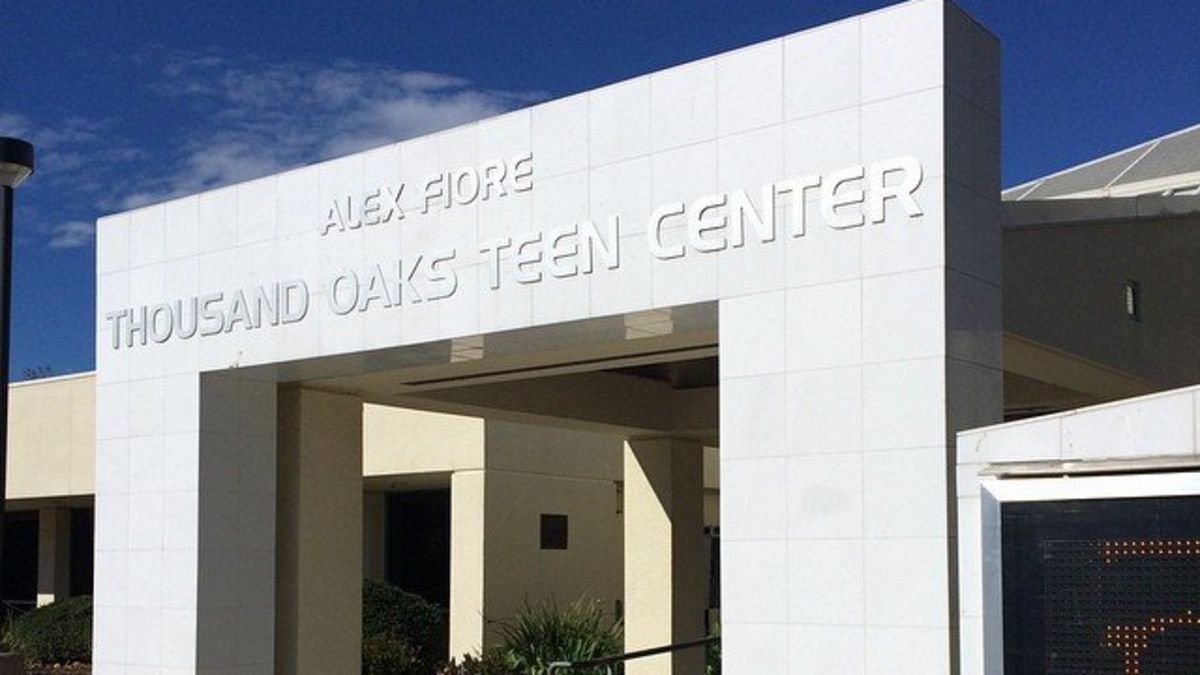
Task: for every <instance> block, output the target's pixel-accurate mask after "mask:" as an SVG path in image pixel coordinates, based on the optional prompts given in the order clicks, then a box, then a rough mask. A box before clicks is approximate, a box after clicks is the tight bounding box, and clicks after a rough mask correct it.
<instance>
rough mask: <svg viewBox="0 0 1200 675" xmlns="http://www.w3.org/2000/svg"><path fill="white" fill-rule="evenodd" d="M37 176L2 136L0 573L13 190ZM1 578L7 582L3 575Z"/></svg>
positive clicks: (15, 143)
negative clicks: (33, 175) (31, 176)
mask: <svg viewBox="0 0 1200 675" xmlns="http://www.w3.org/2000/svg"><path fill="white" fill-rule="evenodd" d="M32 173H33V146H32V145H30V144H29V143H27V142H25V141H23V140H21V139H19V138H6V137H3V136H0V572H3V569H4V567H3V565H4V563H3V560H4V520H5V518H4V511H5V502H4V498H5V494H6V491H7V489H8V342H9V340H8V334H9V317H10V316H11V311H12V247H13V244H12V242H13V189H14V188H16V187H17V186H18V185H20V184H21V183H22V182H23V181H24V180H25V179H26V178H29V176H30V175H31V174H32ZM0 579H3V576H2V574H0Z"/></svg>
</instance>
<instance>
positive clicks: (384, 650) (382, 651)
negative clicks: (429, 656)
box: [362, 635, 428, 675]
mask: <svg viewBox="0 0 1200 675" xmlns="http://www.w3.org/2000/svg"><path fill="white" fill-rule="evenodd" d="M362 649H363V653H362V660H363V668H362V671H363V673H364V675H396V674H397V673H418V672H421V671H420V664H419V662H418V660H417V652H416V650H415V649H413V648H412V647H411V646H409V644H408V642H406V641H404V640H403V639H401V638H398V637H396V636H394V635H375V636H373V637H368V638H363V647H362ZM425 672H428V671H425ZM422 675H423V674H422Z"/></svg>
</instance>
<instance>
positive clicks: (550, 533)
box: [542, 513, 567, 551]
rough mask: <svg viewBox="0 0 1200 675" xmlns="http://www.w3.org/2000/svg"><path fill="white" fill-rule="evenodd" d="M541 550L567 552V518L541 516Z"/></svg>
mask: <svg viewBox="0 0 1200 675" xmlns="http://www.w3.org/2000/svg"><path fill="white" fill-rule="evenodd" d="M542 550H543V551H565V550H567V517H566V516H565V515H561V514H554V513H543V514H542Z"/></svg>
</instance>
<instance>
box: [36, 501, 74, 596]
mask: <svg viewBox="0 0 1200 675" xmlns="http://www.w3.org/2000/svg"><path fill="white" fill-rule="evenodd" d="M70 593H71V509H65V508H48V509H41V510H39V511H38V577H37V604H38V607H41V606H42V605H48V604H50V603H52V602H55V601H56V600H63V599H65V598H67V597H68V596H69V595H70Z"/></svg>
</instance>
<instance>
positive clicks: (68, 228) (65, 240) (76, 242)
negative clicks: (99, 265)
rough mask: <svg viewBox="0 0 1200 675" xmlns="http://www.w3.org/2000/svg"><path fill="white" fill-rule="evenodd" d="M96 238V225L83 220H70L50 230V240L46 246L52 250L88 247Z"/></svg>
mask: <svg viewBox="0 0 1200 675" xmlns="http://www.w3.org/2000/svg"><path fill="white" fill-rule="evenodd" d="M95 238H96V224H95V223H90V222H87V221H84V220H71V221H68V222H65V223H60V224H59V225H55V226H54V227H52V228H50V240H49V241H48V242H46V246H47V247H49V248H54V249H62V248H79V247H81V246H90V245H91V243H92V241H93V240H95Z"/></svg>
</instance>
